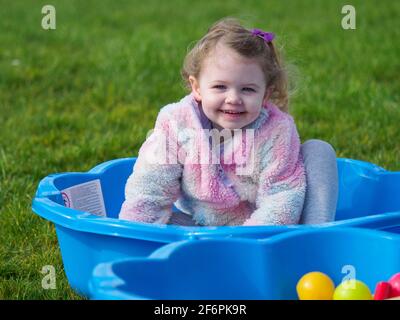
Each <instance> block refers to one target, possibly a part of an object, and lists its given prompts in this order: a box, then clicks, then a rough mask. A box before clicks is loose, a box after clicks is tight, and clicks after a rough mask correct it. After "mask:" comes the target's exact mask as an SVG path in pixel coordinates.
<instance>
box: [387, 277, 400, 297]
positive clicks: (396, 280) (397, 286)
mask: <svg viewBox="0 0 400 320" xmlns="http://www.w3.org/2000/svg"><path fill="white" fill-rule="evenodd" d="M388 282H389V283H390V286H391V288H390V298H394V297H398V296H400V272H399V273H396V274H395V275H394V276H392V277H391V278H390V280H389V281H388Z"/></svg>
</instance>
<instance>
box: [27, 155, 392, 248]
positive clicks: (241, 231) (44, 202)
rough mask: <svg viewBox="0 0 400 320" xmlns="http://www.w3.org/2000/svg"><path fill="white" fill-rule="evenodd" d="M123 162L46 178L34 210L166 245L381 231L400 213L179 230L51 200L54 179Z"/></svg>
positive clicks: (95, 173) (56, 193) (80, 226)
mask: <svg viewBox="0 0 400 320" xmlns="http://www.w3.org/2000/svg"><path fill="white" fill-rule="evenodd" d="M121 161H132V158H123V159H115V160H110V161H107V162H104V163H101V164H99V165H97V166H95V167H93V168H92V169H90V170H89V171H87V172H65V173H58V174H51V175H49V176H47V177H45V178H44V179H42V180H41V181H40V183H39V187H38V189H37V193H36V196H35V197H34V199H33V201H32V210H33V211H34V212H35V213H36V214H38V215H39V216H41V217H43V218H45V219H47V220H49V221H51V222H53V223H54V224H56V225H60V226H63V227H66V228H69V229H72V230H75V231H81V232H88V233H94V234H103V235H110V236H116V237H124V238H132V239H141V240H149V241H159V242H165V243H168V242H171V241H179V240H186V239H191V238H193V239H196V238H202V239H203V238H206V237H207V236H212V237H213V238H215V237H218V236H221V237H230V236H233V235H234V236H240V235H243V236H246V235H249V234H251V235H254V236H256V235H257V234H259V235H261V234H263V233H265V232H269V234H277V233H282V232H287V231H291V230H292V231H295V230H296V231H297V230H302V229H306V228H328V227H332V226H335V227H336V226H337V227H340V226H342V225H345V226H346V227H352V226H357V227H358V226H361V227H364V226H365V227H368V226H369V225H375V226H378V228H379V225H382V227H385V226H387V225H388V224H389V225H390V224H391V221H394V222H396V221H398V216H399V213H400V212H398V211H395V212H388V213H384V214H382V213H381V214H376V215H370V216H367V217H358V218H353V219H347V220H339V221H334V222H330V223H324V224H316V225H285V226H240V228H238V227H237V226H211V227H208V226H207V227H205V226H177V225H162V224H148V223H140V222H134V221H127V220H119V219H116V218H108V217H99V216H96V215H94V214H91V213H88V212H83V211H77V210H74V209H71V208H67V207H65V206H63V205H61V204H59V203H57V202H55V201H52V200H51V199H50V198H57V197H61V192H60V190H59V189H57V187H56V186H55V184H54V181H55V179H58V178H60V177H62V176H63V175H73V174H79V175H82V174H86V175H88V176H90V177H92V178H93V179H91V180H94V179H97V178H99V177H100V175H101V174H102V173H104V172H105V171H106V170H108V169H110V168H111V167H112V166H114V165H118V164H120V163H121ZM338 161H343V162H352V163H357V165H358V166H361V167H364V168H366V169H367V170H369V171H373V172H375V173H378V174H386V173H388V174H392V172H390V171H387V170H385V169H383V168H382V167H379V166H377V165H375V164H373V163H369V162H364V161H361V160H353V159H346V158H338ZM375 228H376V227H375Z"/></svg>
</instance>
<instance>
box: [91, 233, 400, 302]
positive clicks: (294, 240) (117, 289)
mask: <svg viewBox="0 0 400 320" xmlns="http://www.w3.org/2000/svg"><path fill="white" fill-rule="evenodd" d="M397 231H400V228H398V229H397ZM311 271H320V272H323V273H325V274H327V275H328V276H329V277H330V278H331V279H332V280H333V281H334V283H335V286H337V285H339V284H340V283H341V282H342V281H343V279H349V278H356V279H358V280H361V281H363V282H364V283H365V284H367V286H368V287H369V289H370V291H371V292H372V293H373V292H374V291H375V288H376V284H377V283H378V282H380V281H387V280H388V279H389V278H390V277H391V276H392V275H394V274H396V273H397V272H400V234H395V233H390V232H384V231H376V230H368V229H358V228H329V229H309V230H301V231H295V232H287V233H282V234H279V235H275V236H271V237H269V238H267V239H265V240H255V239H214V240H203V241H193V240H187V241H181V242H175V243H172V244H169V245H166V246H164V247H162V248H160V249H158V250H157V251H155V252H154V253H153V254H152V255H151V256H150V257H145V258H144V257H141V258H133V259H129V260H121V261H114V262H110V263H102V264H99V265H98V266H97V267H96V268H95V270H94V272H93V277H92V279H91V282H90V291H91V294H90V296H91V298H93V299H162V300H169V299H177V300H178V299H179V300H185V299H191V300H202V299H206V300H207V299H221V300H230V299H234V300H236V299H239V300H246V299H254V300H260V299H272V300H278V299H279V300H283V299H284V300H289V299H297V293H296V284H297V282H298V281H299V279H300V278H301V277H302V276H303V275H304V274H306V273H308V272H311Z"/></svg>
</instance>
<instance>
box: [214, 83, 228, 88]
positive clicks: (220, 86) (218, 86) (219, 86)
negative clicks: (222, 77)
mask: <svg viewBox="0 0 400 320" xmlns="http://www.w3.org/2000/svg"><path fill="white" fill-rule="evenodd" d="M213 88H214V89H225V86H224V85H222V84H217V85H216V86H214V87H213Z"/></svg>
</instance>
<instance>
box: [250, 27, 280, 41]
mask: <svg viewBox="0 0 400 320" xmlns="http://www.w3.org/2000/svg"><path fill="white" fill-rule="evenodd" d="M251 34H252V35H253V36H257V37H260V38H262V39H264V41H266V42H271V41H272V40H274V38H275V34H274V33H272V32H264V31H262V30H260V29H253V30H252V31H251Z"/></svg>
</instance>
